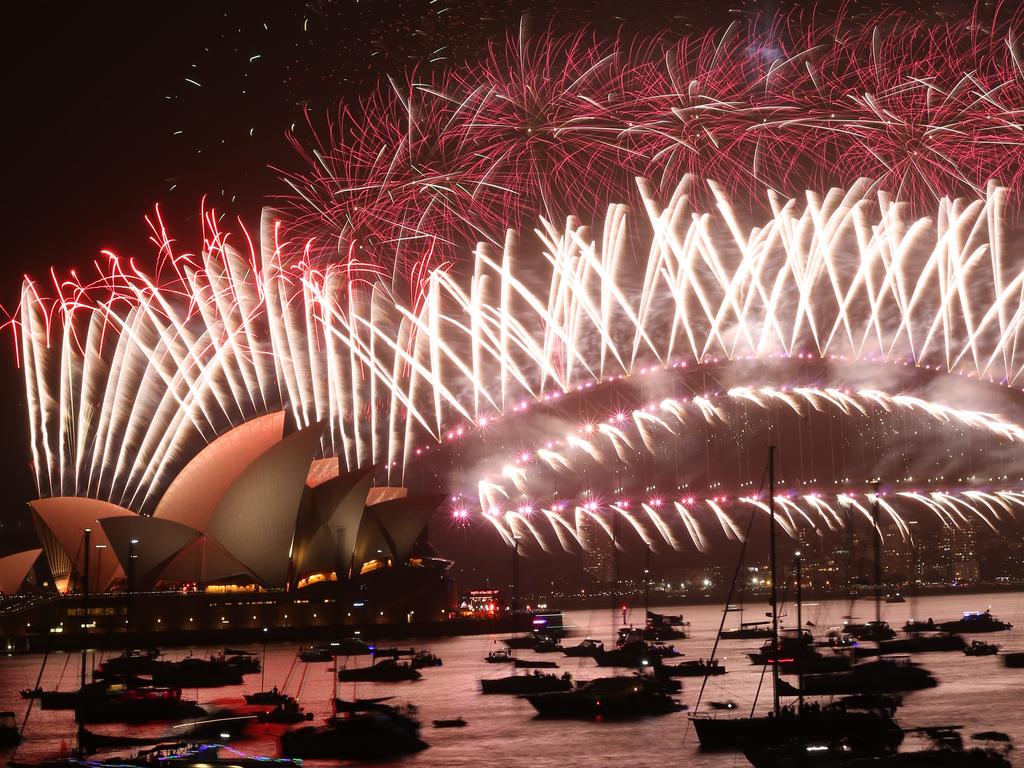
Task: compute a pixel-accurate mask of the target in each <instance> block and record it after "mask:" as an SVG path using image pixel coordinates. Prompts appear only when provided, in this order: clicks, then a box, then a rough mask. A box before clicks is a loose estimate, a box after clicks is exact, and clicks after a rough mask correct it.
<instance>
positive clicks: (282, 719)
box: [256, 696, 313, 725]
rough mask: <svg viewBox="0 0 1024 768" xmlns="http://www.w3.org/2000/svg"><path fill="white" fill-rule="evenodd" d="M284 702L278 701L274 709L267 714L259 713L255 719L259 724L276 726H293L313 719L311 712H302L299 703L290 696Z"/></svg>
mask: <svg viewBox="0 0 1024 768" xmlns="http://www.w3.org/2000/svg"><path fill="white" fill-rule="evenodd" d="M286 699H287V700H286V701H279V702H278V703H277V704H275V705H274V708H273V709H271V710H268V711H267V712H261V713H260V714H259V715H257V716H256V719H257V720H259V721H260V722H261V723H275V724H277V725H294V724H295V723H303V722H306V721H308V720H312V719H313V713H312V712H304V711H303V709H302V707H301V706H299V702H297V701H296V700H295V699H293V698H292V697H291V696H288V697H286Z"/></svg>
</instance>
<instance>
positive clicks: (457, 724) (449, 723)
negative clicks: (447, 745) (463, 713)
mask: <svg viewBox="0 0 1024 768" xmlns="http://www.w3.org/2000/svg"><path fill="white" fill-rule="evenodd" d="M467 725H468V723H467V722H466V721H465V720H463V719H462V718H461V717H455V718H452V719H451V720H435V721H434V727H435V728H465V727H466V726H467Z"/></svg>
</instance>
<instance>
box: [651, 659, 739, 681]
mask: <svg viewBox="0 0 1024 768" xmlns="http://www.w3.org/2000/svg"><path fill="white" fill-rule="evenodd" d="M656 672H657V674H658V675H660V676H664V677H713V676H715V675H724V674H725V667H723V666H722V664H721V662H719V661H718V659H707V660H706V661H705V660H704V659H699V660H697V661H683V662H680V663H679V664H663V665H661V666H660V667H658V668H657V669H656Z"/></svg>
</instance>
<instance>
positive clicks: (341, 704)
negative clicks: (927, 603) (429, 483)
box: [0, 464, 1024, 768]
mask: <svg viewBox="0 0 1024 768" xmlns="http://www.w3.org/2000/svg"><path fill="white" fill-rule="evenodd" d="M769 476H770V477H773V475H772V467H771V464H770V465H769ZM770 500H771V501H770V504H769V509H770V511H771V512H772V514H773V525H774V493H773V492H772V493H771V494H770ZM794 565H795V583H796V607H797V610H796V622H795V625H794V626H792V627H790V628H788V629H787V628H783V627H781V617H780V613H779V610H778V605H779V599H778V595H777V593H776V588H775V583H776V578H775V574H776V555H775V550H774V546H773V547H772V565H771V570H772V575H773V578H772V579H771V595H770V598H769V607H770V609H771V610H770V612H769V613H768V614H766V615H767V616H768V617H769V620H767V621H761V620H759V621H755V622H744V621H743V620H742V616H741V617H740V623H739V625H738V626H737V627H732V628H726V626H725V624H726V618H727V616H728V615H729V613H730V612H732V611H733V610H734V609H735V606H732V605H731V604H730V603H729V601H727V606H726V609H725V611H724V612H723V616H722V622H721V624H720V626H719V629H718V632H717V634H716V639H715V641H714V645H713V647H712V649H711V653H710V654H709V655H708V657H707V658H704V657H701V658H698V659H684V658H683V657H684V655H685V654H684V653H683V651H682V650H680V649H679V648H677V643H678V644H681V642H682V641H685V640H686V639H687V626H688V625H687V623H686V622H685V621H684V620H683V617H682V616H681V615H664V614H659V613H655V612H652V611H650V610H646V611H645V622H644V624H643V625H642V626H639V627H633V626H622V627H620V628H617V630H616V631H615V636H614V637H612V638H611V639H610V640H609V643H608V644H607V645H606V644H605V643H604V642H603V641H601V640H599V639H597V638H593V637H587V638H584V639H582V640H580V641H578V642H576V643H573V644H568V643H567V640H568V638H567V634H566V632H565V630H564V629H562V628H560V627H559V628H551V627H542V628H539V629H535V630H534V631H532V632H528V633H525V634H521V635H515V636H512V637H507V638H504V639H502V640H501V644H500V646H498V645H497V641H494V643H493V647H492V648H491V649H490V650H489V651H487V652H486V655H484V656H483V657H482V659H481V661H482V663H483V664H485V665H486V666H485V668H486V669H493V668H494V667H495V666H497V667H499V668H502V667H505V668H507V671H508V672H509V674H498V675H497V676H491V675H487V676H482V677H481V680H480V693H481V694H483V695H510V696H518V697H520V698H521V699H523V700H525V701H527V702H528V703H529V704H530V705H531V706H532V708H533V709H534V710H535V712H536V715H537V717H538V718H563V719H564V718H573V719H582V720H589V721H602V720H607V719H622V718H638V717H652V716H661V715H668V714H671V713H675V712H680V711H683V710H685V709H687V707H686V706H685V705H683V704H681V703H680V702H679V701H678V699H676V698H675V695H676V694H678V693H680V691H681V690H682V683H681V682H680V680H679V678H690V677H692V678H701V679H703V683H702V685H701V689H700V694H699V695H698V697H697V700H696V705H695V707H694V710H693V711H692V712H691V713H689V716H688V718H687V724H688V726H687V729H686V732H685V735H684V737H683V738H684V741H685V740H686V738H688V737H689V735H690V733H693V734H695V736H696V739H697V740H698V742H699V745H700V748H701V749H702V750H708V751H736V752H740V753H742V754H743V755H744V757H745V758H746V759H747V761H748V762H749V763H750V764H751V765H753V766H754V767H755V768H785V767H788V766H792V767H794V768H796V767H798V766H807V767H808V768H828V767H829V766H845V768H861V767H863V768H868V767H871V768H889V767H890V766H892V767H893V768H896V767H905V768H914V767H915V766H940V767H941V766H963V768H974V767H977V768H987V767H992V768H997V767H999V768H1002V767H1004V766H1009V765H1010V763H1009V760H1008V758H1007V753H1008V752H1009V750H1010V749H1011V745H1010V739H1009V736H1008V735H1006V734H1004V733H1002V732H999V731H991V730H990V731H979V732H976V733H972V734H966V735H967V736H969V739H965V733H964V728H963V727H962V726H960V725H958V724H949V723H930V724H925V725H917V726H913V727H912V726H907V725H905V724H903V723H901V722H900V719H899V717H898V715H899V710H900V707H901V706H902V705H903V701H904V699H903V697H904V696H906V695H908V694H911V693H913V692H914V691H919V690H922V689H926V688H930V687H934V686H936V685H938V681H937V680H936V678H935V677H934V676H933V675H932V673H931V672H930V671H929V670H928V669H927V668H926V667H925V666H923V665H922V664H920V663H918V662H917V661H915V660H914V659H913V658H912V656H911V654H917V653H929V654H937V653H958V654H962V655H964V656H966V657H980V656H993V655H999V656H1001V657H1002V659H1003V662H1004V664H1005V665H1006V666H1007V667H1021V666H1024V652H1011V653H1004V652H1001V649H1000V647H999V646H998V645H997V644H995V643H991V642H988V641H985V640H982V639H979V638H977V637H971V638H970V639H969V640H968V638H966V637H965V635H978V634H983V635H987V634H991V633H998V632H1003V631H1006V630H1009V629H1010V628H1011V625H1010V624H1009V623H1007V622H1004V621H1001V620H1000V619H998V618H997V617H995V616H993V615H992V614H991V612H990V611H988V610H984V611H968V612H965V613H964V614H963V615H962V616H961V617H960V618H958V619H952V620H947V621H939V622H935V621H933V620H932V619H931V618H929V619H927V620H925V621H914V620H912V621H910V622H908V623H907V624H906V625H904V626H903V627H902V632H897V631H896V630H895V629H893V628H892V627H891V626H890V625H889V624H888V623H887V622H885V621H882V620H881V611H880V602H881V595H880V592H879V591H878V590H877V588H876V594H875V619H874V620H873V621H867V622H858V621H856V620H854V619H852V618H850V617H847V618H846V620H845V621H844V623H843V624H842V625H840V626H836V627H832V628H829V629H828V631H827V632H826V633H825V634H824V636H822V637H820V638H816V637H815V635H814V633H813V631H812V630H813V629H814V627H813V625H812V624H811V623H810V622H807V623H806V624H805V623H804V622H803V620H802V613H801V606H802V603H801V593H800V588H801V577H800V559H799V553H797V555H796V557H795V561H794ZM738 571H739V568H737V572H738ZM784 581H786V582H787V583H788V578H787V579H784ZM731 597H732V596H731V594H730V600H731ZM750 640H762V641H763V642H762V643H761V644H760V645H759V646H755V647H752V648H750V649H749V652H748V653H747V654H746V655H747V657H748V659H749V662H750V664H752V665H756V666H759V667H761V668H762V674H764V673H765V672H770V675H771V689H770V690H771V703H770V707H766V706H762V707H760V708H759V707H758V706H757V701H756V700H755V702H754V704H753V706H751V707H750V709H749V712H748V713H747V714H746V715H745V716H743V715H740V714H739V713H738V707H737V705H736V703H735V702H733V701H728V700H726V701H708V702H704V701H703V698H704V697H703V694H704V691H705V686H706V684H707V680H708V678H710V677H712V676H718V675H724V674H726V672H727V670H726V668H725V666H724V665H723V663H722V662H721V660H720V659H719V655H718V648H719V644H720V643H722V642H725V643H730V642H746V641H750ZM733 647H735V646H733ZM265 653H266V651H265V650H264V657H263V658H262V659H261V658H260V657H259V656H257V655H256V654H253V653H250V652H246V651H243V650H238V649H232V648H225V649H223V650H221V651H219V652H218V653H216V654H213V655H210V656H208V657H204V658H200V657H191V656H190V657H188V658H185V659H180V660H177V661H171V660H169V659H166V658H164V656H163V654H161V653H160V651H158V650H156V649H150V650H128V651H125V652H123V653H121V654H120V655H118V656H115V657H112V658H108V659H106V660H105V661H103V662H102V663H100V664H99V665H98V666H97V667H96V668H95V669H94V670H92V673H91V679H87V662H86V653H85V651H84V650H83V651H82V658H81V674H80V684H79V686H78V687H77V688H76V689H74V690H71V691H61V690H44V689H42V688H41V687H40V685H39V683H38V682H37V685H36V687H34V688H30V689H25V690H24V691H22V696H23V697H24V698H25V699H27V700H29V707H28V713H27V714H26V716H25V722H27V720H28V717H29V716H30V715H31V712H32V707H33V705H35V704H38V706H39V707H40V708H41V709H52V710H68V711H70V712H71V713H73V717H74V720H75V722H76V723H77V728H78V731H77V734H78V736H77V744H76V750H75V752H74V754H72V755H69V756H63V757H60V758H57V759H53V760H48V761H43V762H40V763H35V764H34V765H35V766H45V767H46V768H71V767H72V766H75V767H78V768H86V766H91V767H92V768H96V767H97V766H104V765H109V766H110V768H114V767H115V766H116V767H117V768H133V766H149V767H153V766H180V767H181V768H227V767H228V766H241V768H255V767H256V766H268V765H274V766H276V765H298V764H301V761H302V760H304V759H314V760H323V759H331V760H346V759H356V760H381V759H388V758H393V757H397V756H400V755H404V754H408V753H412V752H416V751H418V750H422V749H424V748H426V747H427V744H426V742H425V741H424V740H423V739H422V737H421V733H420V731H421V724H420V722H419V720H418V718H417V710H416V707H415V705H414V704H406V705H404V706H401V705H396V704H394V703H392V702H393V697H390V696H388V697H377V698H363V699H361V698H355V697H353V699H351V700H346V699H344V698H342V697H340V696H338V689H337V686H338V684H339V683H358V682H373V683H402V682H407V681H413V680H418V679H420V678H421V677H422V676H423V670H426V669H431V668H435V667H441V666H442V665H443V663H442V660H441V659H440V658H439V657H438V656H437V655H435V654H434V653H432V652H430V651H429V650H424V649H416V648H413V647H408V648H401V647H388V648H385V647H377V646H375V645H372V644H370V643H366V642H364V641H363V640H361V639H360V638H358V637H350V638H344V639H341V640H338V641H336V642H333V643H328V644H325V645H318V646H310V647H304V648H302V649H300V650H299V652H298V653H297V655H296V657H295V661H294V662H293V664H292V670H291V671H289V673H288V678H286V679H285V681H284V685H283V686H282V687H283V688H287V687H288V681H289V680H290V678H291V675H292V671H294V669H295V667H296V665H297V664H317V663H332V664H333V665H334V667H333V670H332V672H333V680H334V694H333V696H332V701H331V711H332V714H331V715H330V716H329V717H327V718H325V720H324V722H322V723H320V724H314V723H312V722H311V721H312V720H313V719H314V718H313V715H312V713H310V712H307V711H306V710H305V709H304V708H303V706H302V705H301V704H300V703H299V701H298V695H299V691H296V695H294V696H293V695H289V694H286V693H284V692H283V691H282V690H279V689H278V688H277V687H276V686H275V687H272V688H270V689H267V688H266V687H265V686H264V684H263V683H264V681H265V677H263V675H264V674H265V661H266V659H265ZM360 657H368V658H369V663H367V664H359V663H352V664H351V665H350V664H349V662H352V661H353V660H358V659H359V658H360ZM561 657H565V658H569V659H574V660H576V664H577V668H578V669H585V668H587V667H586V666H585V665H586V662H585V660H586V659H592V660H593V664H594V666H593V667H589V668H590V669H593V670H594V671H595V672H596V675H595V676H593V677H591V678H590V679H588V680H576V679H574V678H573V675H572V674H570V673H569V672H568V671H562V670H560V669H559V665H558V659H559V658H561ZM342 658H343V659H345V663H344V664H342V665H341V667H340V668H339V659H342ZM971 663H974V662H971ZM45 665H46V658H45V657H44V659H43V665H42V666H43V668H42V669H40V672H39V680H40V681H41V680H42V679H43V669H44V668H45ZM503 671H504V670H503ZM255 673H260V674H261V677H262V679H261V685H260V688H259V690H256V691H254V692H251V693H244V694H243V697H244V701H245V706H246V707H247V709H239V710H220V711H213V712H211V711H209V710H207V709H206V708H204V707H201V706H200V705H199V704H198V702H197V701H194V700H190V699H187V698H185V697H184V696H183V693H182V691H183V690H184V689H190V688H200V687H211V688H214V687H215V688H223V687H225V686H244V685H245V677H246V676H247V675H251V674H255ZM303 679H304V675H303ZM299 690H300V691H301V683H300V685H299ZM760 690H761V686H758V692H760ZM158 721H168V722H177V723H179V725H177V726H174V728H173V729H172V732H171V733H170V734H169V735H166V736H164V737H145V736H126V735H119V734H105V733H101V732H97V731H95V730H92V729H90V727H89V726H94V725H95V724H103V723H124V724H137V723H151V722H158ZM182 721H184V724H183V723H182ZM253 721H256V722H262V723H271V724H276V725H281V726H285V729H284V730H282V732H281V733H280V736H279V745H280V754H281V757H280V758H265V757H260V756H249V755H245V754H243V753H241V752H239V751H238V750H237V749H236V748H235V747H234V745H233V744H232V743H231V742H232V741H233V740H235V739H236V738H238V737H241V736H242V735H243V734H244V730H245V728H246V726H247V725H248V723H250V722H253ZM433 724H434V726H435V727H436V728H460V727H463V726H465V725H467V722H466V720H464V719H463V718H462V717H461V716H460V717H454V718H447V719H441V720H434V721H433ZM23 728H24V722H23V723H22V724H21V727H20V728H19V726H18V724H17V723H16V720H15V717H14V714H13V713H0V747H3V746H12V745H15V744H17V742H18V739H19V738H20V733H21V730H23ZM910 741H917V742H918V746H917V748H913V749H907V748H905V746H906V744H907V743H908V742H910ZM125 749H138V750H139V751H137V752H136V753H135V754H134V755H133V756H128V757H126V756H124V755H123V754H121V755H118V756H117V757H114V758H110V759H109V760H95V759H90V756H91V755H94V754H96V753H98V752H103V751H107V750H113V751H122V752H123V751H124V750H125ZM10 764H11V765H14V766H19V765H26V764H24V763H18V762H17V761H15V760H12V761H11V762H10ZM26 768H27V766H26Z"/></svg>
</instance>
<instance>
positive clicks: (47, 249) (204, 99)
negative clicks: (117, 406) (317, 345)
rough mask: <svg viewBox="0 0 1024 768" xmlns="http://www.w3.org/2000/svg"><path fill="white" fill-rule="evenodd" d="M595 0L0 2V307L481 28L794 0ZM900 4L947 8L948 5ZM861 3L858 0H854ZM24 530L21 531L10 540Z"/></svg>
mask: <svg viewBox="0 0 1024 768" xmlns="http://www.w3.org/2000/svg"><path fill="white" fill-rule="evenodd" d="M708 5H713V6H715V10H712V11H709V10H708V9H707V8H706V7H705V4H704V3H685V2H680V1H678V0H677V1H676V2H611V1H609V0H591V1H589V2H588V1H587V0H575V1H567V0H562V1H561V2H553V1H552V2H530V1H528V0H516V1H515V2H489V1H488V0H470V1H468V2H457V1H456V0H370V1H369V2H340V1H339V2H331V1H330V0H322V2H310V3H299V2H251V1H247V2H234V3H211V2H181V3H166V2H153V3H149V2H147V3H138V2H135V3H113V2H110V3H65V2H37V3H26V4H17V6H16V7H14V8H8V9H5V10H6V11H7V12H6V18H5V20H4V24H3V27H4V33H3V34H4V38H5V39H4V42H3V49H2V50H3V54H2V55H3V56H4V57H5V59H6V61H5V66H4V67H3V72H4V78H5V83H4V86H5V87H4V101H5V104H6V109H5V114H6V118H5V120H4V131H5V133H6V136H5V140H4V146H5V148H6V152H5V153H4V160H5V167H4V180H5V189H6V191H7V196H8V201H9V202H8V204H7V208H6V211H5V212H6V214H7V215H6V217H5V222H4V228H5V235H6V237H5V242H4V248H3V251H2V254H0V305H2V306H3V307H6V308H8V309H9V310H10V309H13V308H14V307H15V306H16V301H17V295H18V287H19V283H20V280H21V277H22V275H23V274H25V273H28V274H31V275H33V276H34V277H35V278H36V279H38V280H41V281H44V280H45V279H46V277H47V273H48V270H49V269H50V268H51V267H56V268H57V269H58V270H60V269H66V268H69V267H72V266H75V267H77V268H78V269H79V270H80V271H85V270H87V269H88V265H89V263H90V262H91V260H92V259H94V258H96V257H97V256H98V254H99V251H100V249H101V248H111V249H113V250H115V251H117V252H118V253H120V254H121V255H124V256H135V257H138V258H139V259H140V261H141V262H143V263H148V262H149V261H150V260H151V258H152V250H151V249H150V248H149V244H148V243H147V240H146V238H147V235H148V232H147V229H146V225H145V222H144V220H143V217H144V216H145V215H146V214H147V213H150V212H151V211H152V210H153V207H154V205H156V204H159V205H160V207H161V210H162V212H163V215H164V219H165V221H166V222H167V223H168V224H169V226H170V228H171V230H172V232H173V233H174V235H175V236H176V237H177V238H178V239H180V240H181V241H182V243H183V246H187V247H189V248H190V247H192V246H193V245H194V244H195V243H197V242H198V234H199V217H198V212H199V210H200V205H201V201H202V199H203V197H204V196H205V197H206V201H207V206H208V207H209V206H213V207H215V208H216V209H217V210H219V211H221V212H223V213H224V214H225V215H226V216H227V217H228V218H230V219H233V218H234V217H236V216H241V217H243V218H244V219H245V220H246V221H247V222H248V223H250V224H252V223H254V222H255V221H256V220H257V216H258V213H259V210H260V208H261V207H262V206H263V205H264V204H265V203H267V202H268V201H272V200H273V199H274V196H275V195H278V194H282V193H284V192H285V191H286V189H285V187H284V185H283V183H282V182H281V181H280V180H279V179H278V174H277V172H276V171H275V170H274V169H275V168H283V169H296V168H300V167H301V165H300V161H299V159H298V158H297V156H296V155H295V153H294V151H293V149H292V148H291V146H290V145H289V144H288V142H287V140H286V138H285V133H286V131H287V130H288V129H289V128H290V126H292V125H293V124H296V123H301V121H302V119H303V110H304V109H309V110H310V111H311V112H312V113H313V114H314V115H319V114H322V113H324V112H326V111H328V110H332V109H334V108H335V107H336V106H337V104H338V103H339V101H343V100H352V99H354V98H356V97H358V96H359V95H360V94H364V93H367V92H368V91H370V90H371V89H372V88H373V87H374V85H375V84H376V83H377V82H378V81H379V80H380V78H382V77H385V76H387V75H389V74H399V73H402V72H404V71H407V70H408V69H409V68H411V67H416V68H417V69H418V71H421V72H422V71H427V70H429V69H430V68H431V67H444V66H448V65H450V64H452V63H459V62H465V61H473V60H474V59H475V58H477V57H479V56H480V55H481V54H482V53H483V52H484V50H485V48H486V44H487V41H488V40H489V39H495V38H500V37H503V36H505V35H508V34H515V33H516V32H517V30H518V27H519V24H520V23H525V24H527V25H528V27H529V28H531V29H544V28H546V27H548V26H551V27H553V28H555V29H556V30H561V29H567V30H573V29H578V28H579V26H580V25H581V24H588V25H590V26H591V27H593V28H594V29H595V30H596V31H597V33H598V34H608V35H611V34H614V33H616V32H618V31H626V32H660V31H666V30H667V31H668V32H669V34H671V33H672V32H680V33H681V32H686V31H692V30H694V29H699V28H702V27H704V26H707V25H719V24H722V23H724V22H728V21H729V20H732V19H736V18H744V17H747V16H748V15H749V14H752V13H756V14H758V15H759V16H764V17H766V18H767V17H770V16H771V15H772V14H773V13H775V12H776V11H778V10H780V9H782V10H785V9H786V8H789V7H792V4H786V5H780V4H777V3H770V2H769V3H749V2H747V3H734V4H733V6H734V7H733V8H729V7H726V6H725V5H724V4H721V5H720V4H718V3H711V4H708ZM903 7H910V8H912V9H914V10H915V12H919V13H922V14H935V15H937V16H943V15H947V14H950V13H954V14H955V13H961V12H962V11H963V9H964V8H965V7H968V6H966V5H965V4H963V3H927V4H925V5H924V6H922V7H918V6H917V5H911V6H906V5H904V6H903ZM857 8H858V9H859V8H860V5H858V6H857ZM12 342H13V337H11V336H10V335H9V334H8V336H7V337H6V339H5V344H6V346H5V348H4V349H5V350H7V351H6V352H5V353H4V354H0V376H2V379H0V380H2V381H3V387H4V388H3V391H2V395H3V399H2V402H3V403H4V405H3V408H2V409H0V418H2V419H3V421H4V423H5V424H6V426H7V429H6V439H5V440H3V441H2V443H0V445H2V453H0V462H2V465H3V468H4V471H3V478H4V486H3V488H4V494H3V498H2V502H0V520H3V521H6V527H5V530H6V531H10V530H11V526H12V525H13V526H14V527H15V529H16V530H17V529H18V527H19V526H20V528H21V532H20V533H19V534H18V535H16V536H13V537H10V536H6V535H5V536H3V540H4V541H3V544H2V545H0V554H2V553H5V552H7V551H13V550H16V549H19V548H21V547H22V546H23V545H24V544H26V543H28V542H29V541H30V540H31V538H30V537H28V531H27V528H26V527H25V526H26V522H27V515H26V514H25V502H26V501H27V500H28V499H29V498H31V496H32V495H33V481H32V478H31V474H30V472H29V468H28V462H29V449H28V445H27V418H26V414H25V411H24V398H23V395H22V383H21V372H20V371H19V370H18V369H16V368H15V367H14V365H13V343H12ZM26 537H28V538H26Z"/></svg>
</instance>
